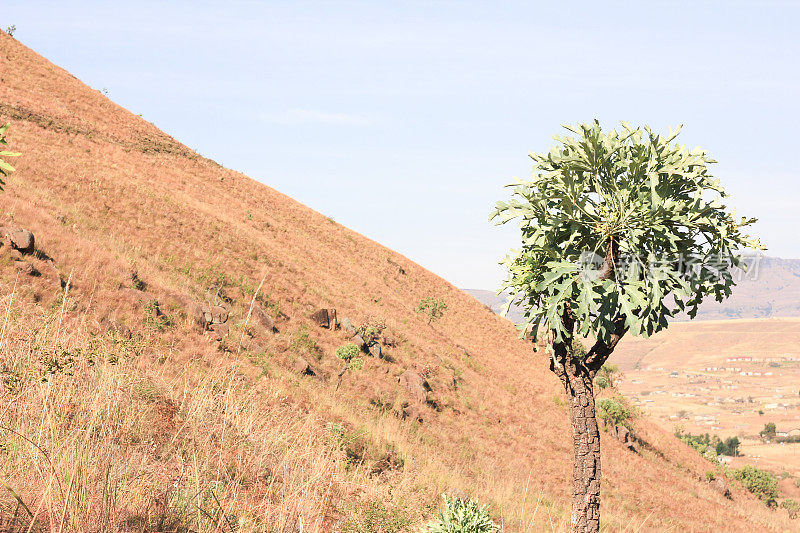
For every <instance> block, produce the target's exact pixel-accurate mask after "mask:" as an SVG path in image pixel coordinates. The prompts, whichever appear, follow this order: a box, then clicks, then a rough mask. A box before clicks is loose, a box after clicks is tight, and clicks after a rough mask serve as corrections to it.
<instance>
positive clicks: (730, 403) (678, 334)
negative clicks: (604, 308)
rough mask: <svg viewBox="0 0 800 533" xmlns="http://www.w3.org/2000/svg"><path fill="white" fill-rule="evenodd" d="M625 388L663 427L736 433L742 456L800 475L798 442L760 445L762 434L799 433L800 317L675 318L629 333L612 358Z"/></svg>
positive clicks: (724, 434)
mask: <svg viewBox="0 0 800 533" xmlns="http://www.w3.org/2000/svg"><path fill="white" fill-rule="evenodd" d="M612 362H613V363H614V364H616V365H618V366H619V367H620V369H621V370H622V371H623V372H624V376H623V378H622V379H621V380H620V381H619V383H618V387H619V389H620V390H621V391H622V392H623V393H624V394H625V395H626V396H627V397H629V398H631V399H632V400H633V401H634V402H635V403H636V404H637V405H638V406H639V407H640V408H641V409H643V410H644V411H645V412H646V413H647V414H648V415H650V416H651V417H652V419H653V420H654V421H655V422H656V423H657V424H659V425H661V426H662V427H664V428H665V429H668V430H670V431H672V430H674V428H675V427H676V426H681V427H683V428H684V430H685V431H688V432H690V433H706V432H707V433H710V434H717V435H719V436H720V437H722V438H724V437H728V436H734V435H736V436H738V437H739V438H740V439H742V440H743V444H742V447H741V451H742V452H743V453H744V454H745V456H746V457H745V458H744V459H743V460H739V461H738V462H749V463H753V464H755V463H758V464H759V465H762V466H764V467H767V468H769V469H771V470H774V471H776V472H781V471H788V472H789V473H791V474H793V475H795V476H796V475H800V445H797V444H795V445H785V446H781V445H778V444H767V445H765V444H762V443H761V441H760V440H759V439H757V438H756V437H757V435H758V432H759V431H761V430H762V429H763V428H764V424H765V423H767V422H774V423H775V424H776V427H777V430H778V432H790V431H791V432H792V433H791V434H797V433H800V318H771V319H753V320H720V321H703V322H694V323H675V324H672V325H671V326H670V327H669V329H668V330H667V331H664V332H661V333H659V334H658V335H655V336H654V337H652V338H651V339H639V338H634V337H626V338H625V339H624V340H623V342H621V343H620V345H619V347H618V348H617V351H616V352H615V353H614V355H613V357H612Z"/></svg>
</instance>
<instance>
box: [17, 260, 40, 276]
mask: <svg viewBox="0 0 800 533" xmlns="http://www.w3.org/2000/svg"><path fill="white" fill-rule="evenodd" d="M14 266H15V267H16V269H17V270H19V271H20V272H21V273H22V274H25V275H28V276H38V275H39V271H38V270H36V269H35V268H34V267H33V265H32V264H30V263H28V262H27V261H14Z"/></svg>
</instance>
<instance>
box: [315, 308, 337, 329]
mask: <svg viewBox="0 0 800 533" xmlns="http://www.w3.org/2000/svg"><path fill="white" fill-rule="evenodd" d="M311 320H313V321H314V323H315V324H316V325H318V326H319V327H321V328H328V329H336V326H337V325H339V321H338V320H337V319H336V309H320V310H319V311H317V312H315V313H314V314H313V315H311Z"/></svg>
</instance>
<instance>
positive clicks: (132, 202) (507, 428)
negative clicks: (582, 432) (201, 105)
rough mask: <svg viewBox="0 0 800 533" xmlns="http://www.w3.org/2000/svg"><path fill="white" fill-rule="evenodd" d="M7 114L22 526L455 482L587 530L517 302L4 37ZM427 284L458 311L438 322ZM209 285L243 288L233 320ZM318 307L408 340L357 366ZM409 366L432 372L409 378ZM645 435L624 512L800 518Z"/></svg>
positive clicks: (431, 500)
mask: <svg viewBox="0 0 800 533" xmlns="http://www.w3.org/2000/svg"><path fill="white" fill-rule="evenodd" d="M6 121H9V122H11V123H12V128H11V130H10V132H9V135H8V140H9V143H10V146H11V147H12V148H13V149H14V150H17V151H20V152H22V153H23V156H22V157H20V158H17V159H16V160H15V161H14V164H15V166H16V167H17V172H16V173H14V174H13V175H12V176H11V178H10V179H9V180H8V185H7V188H6V191H5V193H3V194H0V226H5V227H22V228H27V229H30V230H31V231H32V232H33V233H34V234H35V236H36V252H35V253H34V254H31V255H24V256H20V255H19V254H18V253H17V252H15V251H12V250H11V249H10V246H9V245H8V243H6V244H5V245H4V246H3V247H2V248H0V354H2V355H1V357H2V359H1V360H0V365H2V366H1V367H0V371H2V384H3V387H2V391H1V392H2V402H1V403H0V481H2V486H0V493H2V494H1V495H0V504H1V505H2V514H3V526H2V527H3V528H4V530H9V531H25V530H27V527H28V525H29V524H31V523H33V525H32V527H31V529H32V530H33V531H36V530H50V529H52V530H58V531H209V532H210V531H232V530H234V529H236V530H239V531H265V530H266V531H273V532H299V531H304V532H305V531H350V532H355V531H365V532H366V531H384V532H389V531H409V530H416V529H418V527H419V525H420V524H423V523H424V522H425V521H426V520H428V519H429V518H430V517H431V516H432V514H433V512H434V510H435V508H436V507H438V506H439V503H440V501H441V498H440V494H441V493H443V492H445V491H448V490H456V489H457V490H461V491H465V492H466V493H468V494H469V495H470V496H472V497H473V498H475V499H478V500H479V501H481V502H482V503H489V504H491V506H492V514H493V516H494V517H495V519H496V520H497V521H498V522H499V523H502V524H503V526H504V529H505V530H506V531H551V530H553V531H561V530H564V529H565V528H566V526H567V524H568V522H569V512H570V487H571V480H570V479H569V478H570V476H571V471H572V465H571V451H572V446H571V443H570V442H569V438H570V432H569V421H568V416H567V413H566V411H565V403H564V400H563V393H562V391H561V390H560V389H559V384H558V382H557V380H556V379H555V377H554V376H552V375H551V374H550V373H549V371H548V370H547V366H546V361H545V359H544V357H543V356H541V355H537V354H534V353H533V352H532V350H531V348H530V345H529V344H525V343H523V342H522V341H520V340H518V339H517V338H516V333H515V331H514V329H513V327H512V326H511V324H509V323H508V322H507V321H506V320H504V319H502V318H500V317H497V316H495V315H494V314H493V313H492V312H491V311H490V310H489V309H487V308H486V307H484V306H483V305H481V304H480V303H478V302H477V301H476V300H475V299H473V298H472V297H470V296H468V295H466V294H464V293H463V292H461V291H459V290H458V289H457V288H455V287H453V286H452V285H450V284H449V283H447V282H446V281H444V280H443V279H441V278H439V277H437V276H435V275H433V274H432V273H430V272H428V271H426V270H424V269H423V268H421V267H419V266H418V265H416V264H414V263H413V262H411V261H410V260H408V259H407V258H405V257H402V256H400V255H399V254H397V253H395V252H392V251H391V250H388V249H386V248H384V247H383V246H381V245H379V244H377V243H375V242H373V241H371V240H369V239H367V238H365V237H363V236H361V235H359V234H356V233H354V232H352V231H350V230H348V229H347V228H344V227H342V226H340V225H338V224H336V223H335V222H333V221H332V220H330V219H327V218H326V217H324V216H323V215H320V214H319V213H316V212H314V211H313V210H311V209H309V208H307V207H305V206H303V205H301V204H299V203H297V202H295V201H293V200H292V199H291V198H288V197H286V196H284V195H282V194H280V193H279V192H277V191H274V190H273V189H271V188H269V187H268V186H265V185H262V184H260V183H257V182H255V181H254V180H252V179H250V178H248V177H246V176H243V175H241V174H238V173H236V172H233V171H230V170H227V169H225V168H222V167H220V166H219V165H217V164H215V163H214V162H213V161H209V160H207V159H204V158H202V157H200V156H198V155H196V154H195V153H193V152H192V151H190V150H189V149H187V148H186V147H185V146H183V145H181V144H180V143H179V142H177V141H175V140H174V139H172V138H170V137H169V136H167V135H165V134H164V133H162V132H160V131H159V130H158V129H156V128H155V127H154V126H153V125H152V124H149V123H148V122H146V121H144V120H143V119H141V118H139V117H137V116H135V115H133V114H132V113H130V112H128V111H126V110H125V109H122V108H121V107H119V106H117V105H115V104H114V103H113V102H111V101H109V100H108V99H106V98H105V97H103V95H102V94H100V93H99V92H98V91H95V90H92V89H91V88H89V87H87V86H86V85H84V84H83V83H81V82H80V81H79V80H77V79H76V78H74V77H73V76H71V75H70V74H69V73H67V72H65V71H64V70H62V69H60V68H59V67H57V66H55V65H53V64H51V63H49V62H48V61H46V60H45V59H43V58H42V57H40V56H39V55H37V54H36V53H34V52H33V51H31V50H29V49H28V48H26V47H25V46H23V45H21V44H20V43H18V42H17V41H15V40H13V39H11V38H10V37H8V36H7V35H5V34H3V33H2V32H0V123H3V122H6ZM488 201H489V200H487V202H488ZM488 205H489V204H488V203H487V206H488ZM262 279H263V285H260V283H261V281H262ZM259 286H260V287H261V288H260V290H257V289H258V288H259ZM428 296H430V297H435V298H440V299H443V300H444V301H445V302H446V303H447V306H448V309H447V311H446V312H445V314H444V316H443V317H442V318H441V319H440V320H438V321H433V322H432V323H430V324H429V323H428V320H427V319H426V317H424V316H422V315H420V314H418V313H416V312H415V308H416V306H417V304H418V303H419V301H420V300H421V299H423V298H425V297H428ZM192 302H200V303H201V304H202V303H212V304H214V303H221V304H222V305H223V306H225V307H226V308H227V310H228V311H229V312H230V318H229V319H228V320H227V322H226V323H225V326H226V327H227V329H228V332H227V335H223V334H224V333H225V331H223V330H224V329H225V328H218V331H217V332H208V331H203V330H202V329H201V328H200V327H198V326H197V325H196V321H195V319H194V315H193V311H192V309H193V308H192ZM251 305H252V307H251ZM320 308H335V309H336V310H337V315H338V317H339V319H340V320H341V319H342V318H343V317H347V318H349V319H350V320H352V321H353V323H354V324H355V325H356V326H360V325H363V324H367V323H375V322H380V321H383V322H385V324H386V330H385V332H384V334H385V335H386V336H387V337H391V338H392V339H387V342H386V344H385V345H384V346H383V351H384V353H385V357H384V358H376V357H370V356H368V355H366V354H364V355H363V356H362V358H363V361H364V367H363V369H361V370H356V369H350V370H348V371H347V372H345V373H344V375H343V376H342V379H341V383H339V384H338V385H337V374H338V373H339V371H340V369H341V368H342V361H341V360H340V359H338V358H337V357H336V356H335V350H336V348H337V347H339V346H341V345H343V344H346V343H347V342H348V338H349V335H348V334H347V333H346V332H345V331H344V330H343V329H339V330H330V329H324V328H321V327H319V326H317V325H316V324H315V323H314V322H312V320H310V318H309V317H310V316H311V315H312V314H313V313H314V312H315V311H317V310H318V309H320ZM261 311H263V312H264V313H261ZM265 315H266V316H269V317H271V318H272V319H273V320H274V325H275V329H276V330H277V331H274V332H273V331H270V330H269V327H268V326H269V324H268V320H262V319H263V318H264V316H265ZM265 324H266V326H265ZM217 335H220V336H221V340H219V341H218V340H216V339H215V337H217ZM392 344H394V346H392ZM298 357H302V358H303V359H304V360H305V361H306V362H308V363H309V364H310V366H311V367H312V368H313V369H314V370H315V371H316V375H315V376H311V375H306V374H301V373H299V372H297V371H296V370H295V367H296V363H297V361H298ZM298 368H299V367H298ZM303 369H304V368H303ZM409 370H410V371H412V372H413V373H415V375H416V376H417V377H414V379H418V376H424V377H425V378H426V379H427V382H428V383H429V384H430V388H431V391H430V392H426V391H425V390H424V389H423V390H422V391H420V389H419V388H413V387H411V388H408V387H405V386H404V385H403V384H401V383H399V382H398V380H399V378H400V376H401V375H402V374H403V373H404V372H406V371H409ZM408 376H409V374H407V375H406V377H408ZM414 379H411V380H403V383H407V382H409V381H410V382H413V381H414ZM637 431H638V432H639V434H640V435H641V436H642V437H643V438H644V440H645V441H646V442H647V443H648V446H646V447H644V449H643V450H642V453H641V455H636V454H634V453H632V452H630V451H628V450H627V449H626V448H625V447H624V446H623V445H622V444H621V443H619V442H618V441H615V440H613V439H611V438H608V437H605V438H604V440H603V445H604V451H603V461H604V463H603V475H604V478H603V485H602V492H603V497H604V500H603V507H602V511H603V527H604V529H605V530H606V531H764V530H775V531H781V530H787V529H789V528H790V527H791V524H790V523H789V522H788V521H784V520H785V519H784V518H783V515H782V514H778V513H774V512H772V511H769V510H768V509H766V508H765V507H764V506H763V505H762V504H760V503H759V502H758V501H757V500H755V499H754V498H752V497H751V496H749V495H747V494H745V493H744V492H743V491H742V490H741V489H735V490H734V496H733V500H732V501H730V500H726V499H725V498H723V497H722V496H720V495H719V494H717V493H716V492H714V491H713V490H712V489H711V488H710V487H709V485H708V484H707V483H705V482H704V481H702V480H701V478H703V476H704V473H705V471H706V470H708V469H709V464H708V463H707V462H705V461H704V460H703V459H702V458H700V457H699V456H698V455H697V454H696V453H695V452H694V451H692V450H690V449H689V448H688V447H686V446H684V445H682V444H681V443H679V442H678V441H677V440H676V439H675V438H674V437H672V436H671V435H669V434H667V433H665V432H663V431H661V430H659V429H658V428H656V427H655V426H653V425H651V424H648V423H646V422H644V421H639V422H637Z"/></svg>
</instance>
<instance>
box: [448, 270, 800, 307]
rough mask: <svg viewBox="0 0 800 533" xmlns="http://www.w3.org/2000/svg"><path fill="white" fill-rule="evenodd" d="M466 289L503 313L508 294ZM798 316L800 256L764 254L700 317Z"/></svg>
mask: <svg viewBox="0 0 800 533" xmlns="http://www.w3.org/2000/svg"><path fill="white" fill-rule="evenodd" d="M463 290H464V292H466V293H467V294H470V295H472V296H473V297H474V298H475V299H477V300H478V301H479V302H481V303H482V304H484V305H486V306H488V307H490V308H491V309H492V311H494V312H495V313H500V312H501V311H502V309H503V307H504V306H505V303H506V295H505V294H500V295H498V294H496V293H495V292H494V291H489V290H481V289H463ZM795 316H800V259H781V258H779V257H762V258H761V259H760V262H759V263H758V268H757V270H756V271H754V274H753V276H752V278H751V277H749V276H745V277H743V278H742V280H741V281H739V282H738V283H737V285H736V286H735V287H734V288H733V294H731V296H730V298H727V299H726V300H725V301H723V302H717V301H714V300H713V299H712V300H709V301H705V302H703V304H702V305H701V306H700V309H699V311H698V313H697V317H696V320H726V319H732V318H769V317H795ZM508 319H509V320H511V321H512V322H520V321H521V320H522V309H521V308H520V307H519V306H516V305H515V306H512V307H511V309H509V312H508ZM688 319H689V317H688V316H686V315H685V314H681V315H679V316H678V317H676V318H675V320H677V321H680V322H683V321H686V320H688Z"/></svg>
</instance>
